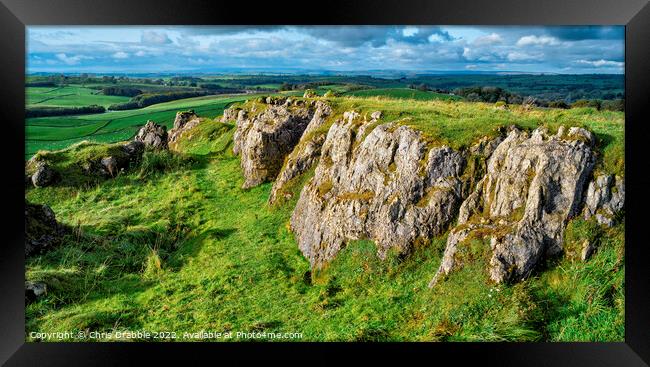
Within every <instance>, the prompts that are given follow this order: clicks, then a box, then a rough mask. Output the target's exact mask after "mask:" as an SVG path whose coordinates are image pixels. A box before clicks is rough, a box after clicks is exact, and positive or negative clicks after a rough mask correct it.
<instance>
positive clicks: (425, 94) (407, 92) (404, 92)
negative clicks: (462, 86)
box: [345, 88, 460, 101]
mask: <svg viewBox="0 0 650 367" xmlns="http://www.w3.org/2000/svg"><path fill="white" fill-rule="evenodd" d="M345 95H346V96H351V97H386V98H396V99H415V100H421V101H429V100H435V99H440V100H459V99H460V97H456V96H452V95H449V94H441V93H436V92H431V91H421V90H416V89H410V88H377V89H364V90H356V91H352V92H347V93H345Z"/></svg>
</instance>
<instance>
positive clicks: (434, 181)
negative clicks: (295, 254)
mask: <svg viewBox="0 0 650 367" xmlns="http://www.w3.org/2000/svg"><path fill="white" fill-rule="evenodd" d="M360 119H361V116H360V115H359V114H358V113H357V112H354V111H349V112H346V113H345V114H344V115H343V119H341V120H339V121H337V122H335V123H334V124H333V125H332V127H331V128H330V129H329V131H328V133H327V136H326V138H325V142H324V143H323V146H322V150H321V158H320V160H319V163H318V166H317V167H316V171H315V174H314V177H313V178H312V179H311V180H310V181H309V182H308V183H307V184H306V185H305V187H304V188H303V190H302V192H301V193H300V198H299V199H298V203H297V204H296V208H295V210H294V212H293V214H292V216H291V228H292V230H293V232H294V234H295V237H296V239H297V241H298V246H299V248H300V250H301V251H302V253H303V254H304V256H305V257H307V258H308V259H309V261H310V263H311V265H312V266H313V267H316V268H319V267H322V266H323V265H324V264H325V263H327V262H328V261H330V260H331V259H333V258H334V257H335V256H336V254H337V253H338V251H339V250H340V249H341V248H342V247H343V246H344V245H345V243H346V242H348V241H350V240H356V239H372V240H374V241H375V243H376V245H377V253H378V255H379V256H380V257H381V258H384V257H385V256H386V254H387V252H388V251H389V250H390V249H396V250H397V251H398V252H401V253H408V252H409V251H411V250H412V248H413V245H414V244H415V243H416V242H417V241H419V240H422V239H427V238H430V237H431V236H433V235H436V234H440V233H442V232H443V231H444V230H445V229H446V228H447V225H448V224H449V222H450V221H451V220H453V218H454V215H455V213H456V210H457V206H458V204H459V203H460V200H461V198H460V188H461V182H460V179H459V177H460V175H461V173H462V170H463V166H464V160H463V157H462V154H460V153H459V152H456V151H454V150H452V149H450V148H448V147H444V146H443V147H435V148H432V149H428V148H427V146H426V144H425V142H424V141H423V139H422V137H421V134H420V133H418V132H416V131H414V130H412V129H411V128H409V127H406V126H397V125H395V124H382V125H378V126H377V127H376V128H375V129H373V130H372V131H371V132H370V133H369V134H368V135H367V136H366V137H365V138H363V139H362V140H360V141H359V142H357V141H356V138H355V136H357V137H358V136H359V135H360V134H358V132H357V131H355V130H356V129H357V128H358V127H359V126H360V121H359V120H360Z"/></svg>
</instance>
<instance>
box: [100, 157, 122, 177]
mask: <svg viewBox="0 0 650 367" xmlns="http://www.w3.org/2000/svg"><path fill="white" fill-rule="evenodd" d="M100 163H101V165H102V169H103V171H104V174H105V175H106V176H110V177H115V176H117V174H118V173H119V172H120V170H121V169H123V168H124V167H121V166H122V165H121V164H120V163H119V161H118V160H117V158H115V157H112V156H110V157H105V158H102V159H101V161H100Z"/></svg>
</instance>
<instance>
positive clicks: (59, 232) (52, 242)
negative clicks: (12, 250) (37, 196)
mask: <svg viewBox="0 0 650 367" xmlns="http://www.w3.org/2000/svg"><path fill="white" fill-rule="evenodd" d="M65 231H66V229H65V227H64V226H62V225H61V224H59V223H58V222H57V221H56V217H55V216H54V212H53V211H52V209H50V207H49V206H47V205H38V204H31V203H29V202H27V200H25V256H32V255H35V254H40V253H43V252H45V251H47V250H50V249H52V248H54V247H56V246H57V245H59V244H60V243H61V240H62V236H63V234H64V233H65Z"/></svg>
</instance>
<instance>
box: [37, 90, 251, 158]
mask: <svg viewBox="0 0 650 367" xmlns="http://www.w3.org/2000/svg"><path fill="white" fill-rule="evenodd" d="M246 98H250V95H247V96H231V97H227V96H217V97H215V96H207V97H197V98H188V99H182V100H177V101H171V102H166V103H159V104H156V105H153V106H149V107H146V108H142V109H137V110H126V111H110V112H106V113H101V114H94V115H81V116H56V117H40V118H30V119H27V121H26V123H25V125H26V131H25V134H26V136H25V137H26V139H25V159H29V158H30V157H31V156H32V155H33V154H34V153H36V152H37V151H39V150H57V149H62V148H65V147H67V146H70V145H72V144H74V143H77V142H80V141H82V140H89V141H95V142H104V143H112V142H116V141H122V140H127V139H129V138H131V137H133V136H134V135H135V134H136V133H137V131H138V129H139V128H140V127H141V126H142V125H144V124H145V123H146V122H147V120H153V121H155V122H156V123H158V124H162V125H165V126H167V128H171V127H172V124H173V122H174V117H175V116H176V112H177V111H181V110H187V109H193V110H194V111H195V112H196V113H197V114H199V115H200V116H205V117H215V116H218V115H220V114H222V113H223V110H224V108H226V107H227V106H228V105H229V104H231V103H233V102H236V101H242V100H245V99H246Z"/></svg>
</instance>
